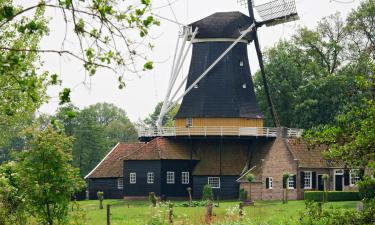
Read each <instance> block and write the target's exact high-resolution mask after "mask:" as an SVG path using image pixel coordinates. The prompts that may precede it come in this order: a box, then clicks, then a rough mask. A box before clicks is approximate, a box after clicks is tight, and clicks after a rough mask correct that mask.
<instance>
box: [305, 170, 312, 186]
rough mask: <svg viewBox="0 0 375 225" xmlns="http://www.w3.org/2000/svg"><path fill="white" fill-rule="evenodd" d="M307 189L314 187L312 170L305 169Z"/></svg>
mask: <svg viewBox="0 0 375 225" xmlns="http://www.w3.org/2000/svg"><path fill="white" fill-rule="evenodd" d="M304 173H305V178H304V179H305V185H304V188H305V189H311V188H312V172H311V171H305V172H304Z"/></svg>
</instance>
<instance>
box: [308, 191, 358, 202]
mask: <svg viewBox="0 0 375 225" xmlns="http://www.w3.org/2000/svg"><path fill="white" fill-rule="evenodd" d="M304 199H305V200H312V201H316V202H321V201H322V200H323V191H305V193H304ZM359 200H361V198H360V196H359V192H358V191H328V201H329V202H337V201H359Z"/></svg>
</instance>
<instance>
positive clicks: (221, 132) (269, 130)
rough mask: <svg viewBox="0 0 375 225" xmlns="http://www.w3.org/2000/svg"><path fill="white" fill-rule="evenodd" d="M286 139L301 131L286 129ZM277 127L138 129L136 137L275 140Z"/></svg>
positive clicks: (299, 134) (296, 136)
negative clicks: (264, 138) (262, 138)
mask: <svg viewBox="0 0 375 225" xmlns="http://www.w3.org/2000/svg"><path fill="white" fill-rule="evenodd" d="M286 129H287V136H288V138H299V137H301V136H302V134H303V129H295V128H286ZM278 130H279V128H277V127H235V126H233V127H232V126H204V127H195V126H193V127H160V128H156V127H155V128H149V127H139V128H138V137H139V139H141V140H146V139H152V138H155V137H197V138H198V137H243V138H246V137H247V138H257V137H267V138H276V137H277V136H278Z"/></svg>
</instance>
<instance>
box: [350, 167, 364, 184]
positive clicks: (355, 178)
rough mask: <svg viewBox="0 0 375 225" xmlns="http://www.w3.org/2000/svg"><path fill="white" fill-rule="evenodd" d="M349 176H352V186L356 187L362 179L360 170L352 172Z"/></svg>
mask: <svg viewBox="0 0 375 225" xmlns="http://www.w3.org/2000/svg"><path fill="white" fill-rule="evenodd" d="M349 176H350V186H355V185H356V184H357V182H358V181H359V180H360V179H361V178H360V176H359V170H358V169H353V170H350V174H349Z"/></svg>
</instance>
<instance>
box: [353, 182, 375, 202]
mask: <svg viewBox="0 0 375 225" xmlns="http://www.w3.org/2000/svg"><path fill="white" fill-rule="evenodd" d="M357 185H358V191H359V196H360V197H361V198H362V199H363V198H368V199H370V198H375V180H373V179H370V178H369V177H365V178H364V179H363V180H361V181H359V182H358V183H357Z"/></svg>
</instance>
